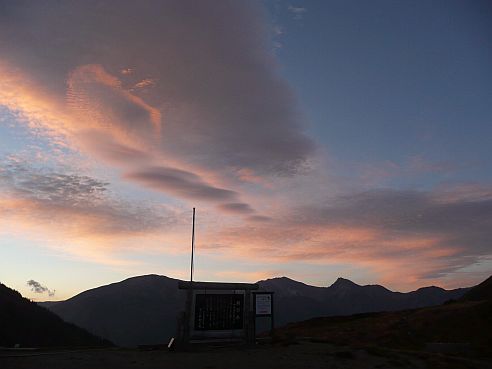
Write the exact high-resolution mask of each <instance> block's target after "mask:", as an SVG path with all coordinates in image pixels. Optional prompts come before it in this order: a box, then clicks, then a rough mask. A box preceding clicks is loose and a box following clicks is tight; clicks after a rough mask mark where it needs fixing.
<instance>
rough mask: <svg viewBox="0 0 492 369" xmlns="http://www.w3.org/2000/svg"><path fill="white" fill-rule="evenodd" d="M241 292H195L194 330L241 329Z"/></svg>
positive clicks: (242, 311)
mask: <svg viewBox="0 0 492 369" xmlns="http://www.w3.org/2000/svg"><path fill="white" fill-rule="evenodd" d="M243 319H244V295H243V294H196V295H195V330H199V331H208V330H233V329H243Z"/></svg>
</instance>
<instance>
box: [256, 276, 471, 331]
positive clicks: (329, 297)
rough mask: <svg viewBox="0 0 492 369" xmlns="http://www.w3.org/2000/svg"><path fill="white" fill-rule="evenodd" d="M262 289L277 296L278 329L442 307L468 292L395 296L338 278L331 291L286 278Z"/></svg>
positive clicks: (428, 289)
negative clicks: (322, 320)
mask: <svg viewBox="0 0 492 369" xmlns="http://www.w3.org/2000/svg"><path fill="white" fill-rule="evenodd" d="M259 283H260V286H261V288H262V289H265V290H269V291H274V292H275V320H276V322H277V324H278V325H284V324H286V323H289V322H294V321H299V320H304V319H309V318H313V317H316V316H333V315H337V316H338V315H352V314H358V313H367V312H376V311H395V310H403V309H413V308H418V307H423V306H432V305H439V304H442V303H444V302H445V301H448V300H450V299H457V298H459V297H461V296H462V295H463V294H464V293H465V292H466V291H467V289H464V288H459V289H455V290H449V291H448V290H445V289H442V288H439V287H424V288H420V289H418V290H417V291H412V292H408V293H401V292H393V291H390V290H388V289H387V288H385V287H383V286H380V285H367V286H360V285H358V284H356V283H354V282H352V281H350V280H348V279H344V278H338V279H337V280H336V282H335V283H333V284H332V285H331V286H330V287H314V286H308V285H305V284H303V283H299V282H296V281H293V280H291V279H289V278H286V277H281V278H273V279H267V280H264V281H260V282H259Z"/></svg>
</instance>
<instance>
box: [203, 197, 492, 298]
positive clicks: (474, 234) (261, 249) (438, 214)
mask: <svg viewBox="0 0 492 369" xmlns="http://www.w3.org/2000/svg"><path fill="white" fill-rule="evenodd" d="M489 190H490V188H489ZM464 191H465V190H464V189H463V188H461V187H458V188H456V189H455V190H454V191H453V190H451V189H448V193H446V195H445V196H444V195H443V192H442V190H439V191H437V190H435V191H427V192H424V191H410V190H405V191H404V190H401V191H396V190H374V191H366V192H361V193H353V194H351V195H348V196H341V197H338V198H336V199H331V200H327V201H326V202H325V203H323V202H320V201H318V203H316V204H313V205H309V206H298V207H296V208H291V209H284V210H279V212H280V213H279V214H276V215H275V216H274V217H273V219H271V220H270V221H269V222H268V223H262V222H259V223H256V224H242V225H236V226H230V227H223V228H222V229H221V230H220V231H219V232H218V234H217V235H216V237H214V236H213V235H211V236H210V238H211V240H210V241H211V242H213V243H215V244H221V245H223V246H224V250H228V251H229V252H231V253H233V254H234V253H236V254H238V255H241V257H252V258H253V257H254V258H262V259H263V260H269V261H270V262H276V263H279V262H294V261H295V262H307V263H340V264H356V265H359V266H361V267H364V268H369V269H370V270H372V271H373V272H375V273H376V274H377V275H379V276H380V278H381V281H382V282H385V283H389V284H392V285H398V286H399V288H401V287H402V286H413V287H415V286H416V285H422V284H428V283H436V284H438V283H442V281H443V280H446V279H452V278H453V276H454V278H457V276H459V275H460V273H461V271H462V270H465V269H466V268H469V267H471V266H473V265H477V264H479V263H480V262H481V261H483V260H487V259H488V258H490V255H491V249H490V246H491V244H492V236H491V233H490V229H491V227H492V196H490V191H486V189H484V188H481V189H480V191H478V190H477V189H476V188H475V187H472V188H471V189H470V191H471V192H469V193H467V194H466V195H465V194H464ZM451 193H454V196H451V195H450V194H451ZM487 193H488V194H489V196H488V197H487V196H486V194H487ZM458 194H459V196H458ZM226 246H227V247H226ZM403 276H404V277H403ZM480 277H483V275H480ZM397 280H398V281H397Z"/></svg>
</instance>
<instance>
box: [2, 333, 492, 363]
mask: <svg viewBox="0 0 492 369" xmlns="http://www.w3.org/2000/svg"><path fill="white" fill-rule="evenodd" d="M0 367H1V368H4V369H46V368H49V369H66V368H70V369H87V368H90V369H108V368H118V369H133V368H139V369H146V368H149V369H150V368H152V369H158V368H162V369H165V368H169V369H232V368H234V369H251V368H255V369H277V368H278V369H284V368H285V369H297V368H298V369H307V368H313V369H314V368H334V369H344V368H347V369H348V368H350V369H371V368H388V369H389V368H422V369H489V368H492V363H491V362H490V361H489V360H487V359H484V358H482V359H477V358H472V357H468V358H460V357H456V356H452V355H444V354H437V353H428V352H415V351H398V350H389V349H377V350H376V349H374V348H349V347H346V346H335V345H331V344H325V343H313V342H308V341H302V340H301V341H299V342H297V343H296V344H291V345H285V344H274V345H270V344H268V345H262V346H258V347H256V348H251V349H244V348H214V349H209V350H207V351H205V350H203V349H201V350H199V351H193V352H168V351H138V350H129V349H98V350H85V351H84V350H80V351H65V352H61V351H40V352H31V353H14V352H6V351H4V352H0Z"/></svg>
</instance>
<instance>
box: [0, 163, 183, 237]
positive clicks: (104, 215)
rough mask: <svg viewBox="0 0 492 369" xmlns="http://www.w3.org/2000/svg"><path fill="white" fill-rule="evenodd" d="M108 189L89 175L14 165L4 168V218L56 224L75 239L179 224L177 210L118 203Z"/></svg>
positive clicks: (0, 183) (0, 207)
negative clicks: (76, 236) (176, 218)
mask: <svg viewBox="0 0 492 369" xmlns="http://www.w3.org/2000/svg"><path fill="white" fill-rule="evenodd" d="M108 185H109V184H108V183H106V182H102V181H99V180H97V179H94V178H91V177H89V176H81V175H77V174H67V173H58V172H52V171H49V170H45V169H36V168H33V167H31V166H29V165H27V164H24V163H9V164H7V165H3V166H2V167H0V188H1V189H2V195H1V196H0V214H2V217H3V219H4V220H7V219H12V220H13V221H17V222H20V223H22V222H30V223H41V224H44V225H45V226H46V225H47V226H50V225H51V227H53V228H55V229H56V230H57V232H59V233H69V234H71V235H72V236H73V235H78V236H88V235H91V236H94V235H99V236H108V237H117V236H118V235H120V236H123V235H130V234H145V233H148V232H155V231H156V230H158V229H163V227H166V226H167V227H169V226H170V225H171V224H173V223H174V222H175V220H174V217H173V214H172V213H171V212H169V213H167V214H166V213H164V214H163V213H162V210H163V209H159V211H157V210H156V209H152V208H151V207H145V206H141V205H137V204H132V203H131V202H127V201H121V200H117V199H116V198H114V197H112V196H111V195H110V193H108Z"/></svg>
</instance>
